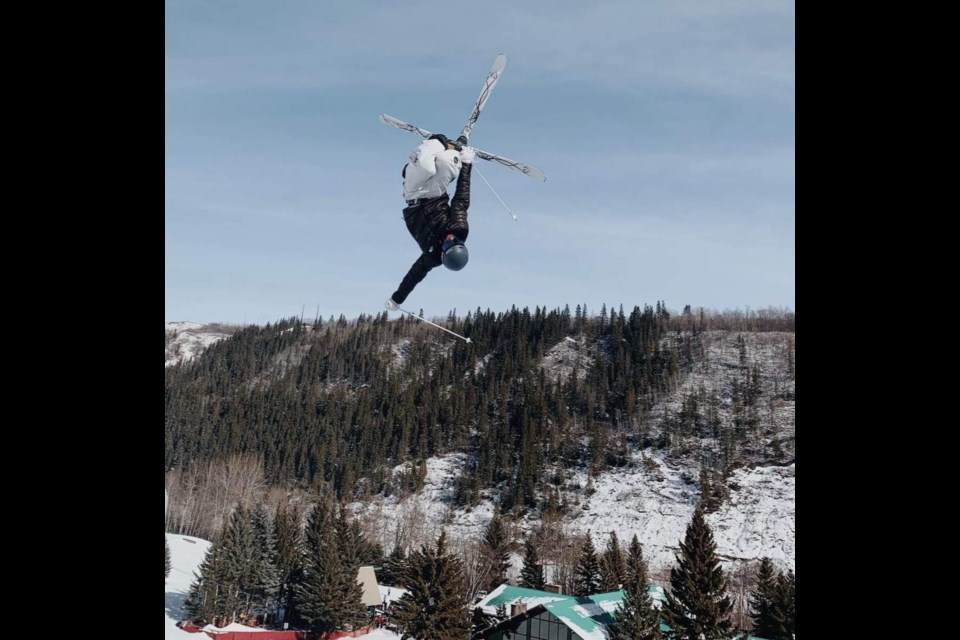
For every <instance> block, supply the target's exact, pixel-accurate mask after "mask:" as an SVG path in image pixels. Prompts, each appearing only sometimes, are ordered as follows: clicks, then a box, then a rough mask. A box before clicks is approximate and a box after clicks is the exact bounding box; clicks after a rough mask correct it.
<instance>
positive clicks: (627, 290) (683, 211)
mask: <svg viewBox="0 0 960 640" xmlns="http://www.w3.org/2000/svg"><path fill="white" fill-rule="evenodd" d="M591 4H592V5H594V6H589V7H588V6H587V3H586V2H557V1H552V2H539V1H524V2H483V3H438V2H418V1H406V2H362V1H354V2H345V1H344V2H331V1H319V0H315V1H299V0H297V1H293V0H290V1H286V0H275V1H271V2H263V1H256V0H243V1H227V0H220V1H217V2H207V1H204V0H167V2H166V3H165V10H166V18H165V22H166V28H165V87H164V104H165V187H164V198H165V270H164V275H165V289H164V293H165V321H166V322H171V321H178V320H191V321H195V322H227V323H265V322H273V321H276V320H278V319H280V318H285V317H289V316H292V315H300V314H301V312H303V313H304V314H305V316H306V317H309V318H312V317H313V316H314V315H315V314H316V313H317V311H318V309H319V313H320V315H321V316H322V317H324V318H327V317H329V316H330V315H333V316H335V317H339V315H340V314H344V315H345V316H346V317H348V318H353V317H356V316H357V315H359V314H360V313H368V314H369V313H379V312H380V311H381V310H383V302H384V300H385V299H386V298H387V297H388V296H389V295H390V294H391V293H392V292H393V291H394V290H395V289H396V287H397V285H398V284H399V282H400V280H401V279H402V278H403V276H404V274H405V273H406V271H407V269H408V268H409V266H410V265H411V264H412V263H413V261H414V260H415V259H416V258H417V255H418V251H419V250H418V248H417V246H416V244H415V242H414V241H413V239H412V238H411V237H410V236H409V234H408V233H407V231H406V228H405V227H404V224H403V221H402V217H401V210H402V209H403V206H404V203H403V200H402V198H401V195H400V193H401V178H400V171H401V169H402V167H403V165H404V163H405V162H406V157H407V153H408V152H409V151H410V149H412V148H414V147H415V146H416V145H417V143H418V142H419V138H418V137H417V136H415V135H413V134H411V133H407V132H405V131H400V130H398V129H394V128H391V127H387V126H385V125H383V124H382V123H380V122H379V121H378V119H377V118H378V116H379V114H380V113H381V112H383V113H387V114H390V115H392V116H394V117H397V118H400V119H401V120H405V121H407V122H411V123H414V124H416V125H418V126H420V127H423V128H425V129H428V130H431V131H436V132H442V133H446V134H448V135H451V136H455V135H457V134H458V133H459V131H460V129H461V128H462V126H463V124H464V121H465V120H466V117H467V115H468V114H469V111H470V108H471V107H472V105H473V101H474V100H475V99H476V97H477V94H478V93H479V91H480V86H481V83H482V81H483V79H484V77H485V75H486V73H487V70H488V69H489V67H490V65H491V63H492V62H493V59H494V58H495V57H496V55H497V54H498V53H504V54H506V56H507V66H506V70H505V71H504V74H503V76H502V77H501V79H500V82H499V84H498V85H497V87H496V89H495V90H494V93H493V95H492V96H491V98H490V100H489V102H488V103H487V105H486V107H485V109H484V111H483V114H482V115H481V116H480V119H479V121H478V122H477V124H476V126H475V127H474V130H473V135H472V136H471V143H472V144H475V145H476V146H477V147H479V148H482V149H485V150H487V151H491V152H494V153H499V154H501V155H504V156H507V157H510V158H513V159H516V160H520V161H523V162H527V163H530V164H533V165H536V166H538V167H540V168H541V169H543V170H544V172H545V173H546V175H547V180H546V182H543V183H541V182H536V181H534V180H531V179H530V178H528V177H526V176H523V175H521V174H519V173H515V172H513V171H510V170H509V169H506V168H504V167H501V166H498V165H495V164H491V163H488V162H485V161H483V160H480V159H478V160H477V161H476V163H477V166H478V167H479V169H480V171H481V172H482V173H483V175H484V177H486V178H487V180H489V181H490V183H491V184H492V185H493V187H494V188H495V189H496V190H497V192H498V193H499V194H500V197H502V198H503V199H504V200H505V201H506V203H507V204H508V205H509V206H510V208H511V209H512V210H513V211H514V212H515V213H516V214H517V216H518V218H519V220H518V221H516V222H515V221H513V220H512V219H511V218H510V216H509V215H508V214H507V213H506V212H505V211H504V210H503V208H502V207H501V206H500V204H499V202H498V201H497V199H496V197H495V196H494V195H493V193H492V192H491V191H490V189H488V188H487V186H486V184H484V183H483V181H482V180H480V179H479V177H477V176H476V174H474V180H473V189H472V192H473V198H472V203H471V207H470V214H469V219H470V237H469V241H468V243H467V245H468V247H469V248H470V264H469V265H468V266H467V267H466V268H465V269H464V270H463V271H460V272H451V271H447V270H446V269H443V268H442V267H440V268H437V269H434V270H433V271H432V272H431V273H430V274H429V275H428V276H427V278H426V279H425V280H424V281H423V282H422V283H420V285H418V286H417V288H416V289H415V290H414V291H413V293H412V294H411V295H410V297H409V298H408V299H407V301H406V303H405V304H404V307H405V308H407V309H410V310H412V311H418V310H419V309H423V310H424V312H425V313H426V314H427V315H428V316H434V315H438V316H443V315H446V314H447V313H448V312H449V311H451V310H453V309H456V311H457V313H458V314H460V315H463V314H465V313H466V312H467V311H471V310H475V309H477V308H478V307H479V308H481V309H484V310H485V309H491V310H493V311H505V310H509V309H510V307H511V306H513V305H516V306H517V307H519V308H522V307H530V308H531V310H532V309H533V308H534V307H535V306H541V307H547V308H548V309H553V308H556V307H563V306H564V305H566V304H569V305H570V306H571V308H573V307H575V305H577V304H585V305H586V306H587V308H588V310H589V311H590V312H591V313H597V312H599V310H600V305H601V304H603V303H606V304H607V305H608V306H610V305H614V306H618V305H620V304H623V305H624V308H625V309H627V310H629V309H631V308H632V307H633V306H634V305H640V306H643V305H644V304H651V305H652V304H655V303H656V301H658V300H663V301H665V302H666V304H667V306H668V308H671V309H676V310H679V309H682V307H683V306H684V305H687V304H690V305H692V306H693V307H694V308H696V307H701V306H702V307H706V308H708V309H717V310H724V309H746V308H751V309H757V308H765V307H787V308H790V309H794V310H795V307H796V302H795V296H796V294H795V238H796V236H795V221H796V207H795V111H796V103H795V74H794V57H795V37H794V31H795V8H794V3H793V2H777V1H771V0H738V1H724V0H704V1H698V0H682V1H677V0H670V1H659V0H656V1H650V2H636V1H635V0H632V1H626V2H620V1H608V2H603V3H591ZM451 191H452V187H451Z"/></svg>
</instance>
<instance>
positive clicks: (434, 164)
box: [403, 140, 460, 200]
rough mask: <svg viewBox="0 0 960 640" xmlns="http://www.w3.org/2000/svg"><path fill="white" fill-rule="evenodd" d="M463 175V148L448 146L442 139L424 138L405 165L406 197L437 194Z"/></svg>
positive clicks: (404, 183) (427, 196)
mask: <svg viewBox="0 0 960 640" xmlns="http://www.w3.org/2000/svg"><path fill="white" fill-rule="evenodd" d="M458 175H460V152H459V151H457V150H455V149H450V150H446V149H444V146H443V144H442V143H441V142H440V141H439V140H424V141H423V143H421V144H420V146H419V147H417V148H416V149H414V150H413V151H411V152H410V163H409V164H407V166H406V167H404V179H403V199H404V200H417V199H420V198H436V197H437V196H442V195H446V193H447V186H449V184H450V183H451V182H453V181H454V180H456V179H457V176H458Z"/></svg>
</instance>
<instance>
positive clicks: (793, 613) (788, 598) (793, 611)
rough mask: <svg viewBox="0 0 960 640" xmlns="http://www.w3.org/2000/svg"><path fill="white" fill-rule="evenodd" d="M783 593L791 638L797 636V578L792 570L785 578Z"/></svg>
mask: <svg viewBox="0 0 960 640" xmlns="http://www.w3.org/2000/svg"><path fill="white" fill-rule="evenodd" d="M781 589H782V591H781V592H782V593H783V609H784V613H786V614H787V616H786V617H787V625H786V626H787V631H788V632H789V633H790V635H791V637H793V636H796V634H797V576H796V575H794V573H793V570H792V569H790V570H788V571H787V573H786V574H785V575H784V577H783V585H782V587H781Z"/></svg>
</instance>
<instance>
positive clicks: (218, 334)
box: [163, 322, 237, 367]
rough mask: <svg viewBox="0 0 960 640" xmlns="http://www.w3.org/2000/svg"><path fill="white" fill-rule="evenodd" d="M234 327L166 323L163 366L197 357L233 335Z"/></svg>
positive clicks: (195, 323) (192, 323) (193, 323)
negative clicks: (211, 346) (212, 345)
mask: <svg viewBox="0 0 960 640" xmlns="http://www.w3.org/2000/svg"><path fill="white" fill-rule="evenodd" d="M236 329H237V328H236V327H228V326H224V325H205V324H199V323H197V322H168V323H167V324H166V325H165V326H164V333H165V334H166V344H165V347H164V353H163V362H164V366H166V367H169V366H171V365H174V364H179V363H181V362H186V361H187V360H191V359H192V358H195V357H197V356H198V355H200V353H201V352H202V351H203V350H204V349H206V348H207V347H209V346H210V345H211V344H214V343H215V342H219V341H220V340H223V339H224V338H227V337H229V336H231V335H233V333H234V331H236Z"/></svg>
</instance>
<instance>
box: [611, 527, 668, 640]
mask: <svg viewBox="0 0 960 640" xmlns="http://www.w3.org/2000/svg"><path fill="white" fill-rule="evenodd" d="M648 586H649V578H648V577H647V563H646V561H645V560H644V558H643V548H642V547H641V546H640V541H639V540H637V536H636V535H634V536H633V540H631V541H630V549H629V551H628V553H627V565H626V581H625V583H624V585H623V601H622V602H621V603H620V608H619V609H617V611H616V613H614V615H613V622H612V623H611V624H610V625H608V627H607V630H608V631H609V632H610V640H660V638H661V637H662V635H661V632H660V613H659V611H658V610H657V608H656V607H655V606H654V605H653V598H651V597H650V592H649V590H648Z"/></svg>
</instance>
